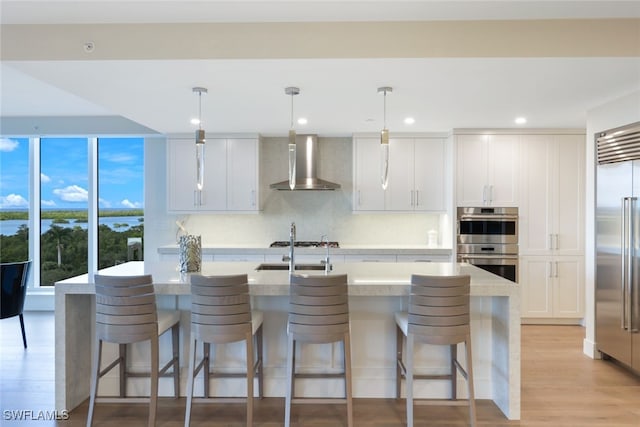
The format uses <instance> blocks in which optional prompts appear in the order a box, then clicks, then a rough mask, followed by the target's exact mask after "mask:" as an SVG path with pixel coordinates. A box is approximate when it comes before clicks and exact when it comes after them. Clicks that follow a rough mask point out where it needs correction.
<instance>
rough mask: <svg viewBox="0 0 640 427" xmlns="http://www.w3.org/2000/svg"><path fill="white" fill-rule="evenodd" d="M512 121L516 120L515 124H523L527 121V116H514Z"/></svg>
mask: <svg viewBox="0 0 640 427" xmlns="http://www.w3.org/2000/svg"><path fill="white" fill-rule="evenodd" d="M514 121H515V122H516V124H517V125H523V124H525V123H527V118H526V117H516V119H515V120H514Z"/></svg>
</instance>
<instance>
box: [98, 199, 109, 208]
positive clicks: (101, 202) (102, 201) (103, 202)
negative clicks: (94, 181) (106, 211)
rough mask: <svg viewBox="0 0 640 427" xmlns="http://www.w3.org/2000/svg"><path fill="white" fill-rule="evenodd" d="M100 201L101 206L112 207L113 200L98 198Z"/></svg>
mask: <svg viewBox="0 0 640 427" xmlns="http://www.w3.org/2000/svg"><path fill="white" fill-rule="evenodd" d="M98 203H100V206H101V207H103V208H110V207H111V202H110V201H108V200H105V199H102V198H99V199H98Z"/></svg>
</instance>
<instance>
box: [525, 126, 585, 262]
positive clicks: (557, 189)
mask: <svg viewBox="0 0 640 427" xmlns="http://www.w3.org/2000/svg"><path fill="white" fill-rule="evenodd" d="M521 142H522V145H521V150H522V160H521V179H522V181H521V188H522V194H523V196H522V197H521V204H520V212H519V214H520V221H519V222H520V224H519V226H520V240H519V241H520V253H521V254H522V255H583V248H584V237H583V233H584V230H583V229H584V179H585V171H584V162H585V157H584V156H585V137H584V135H523V136H522V139H521Z"/></svg>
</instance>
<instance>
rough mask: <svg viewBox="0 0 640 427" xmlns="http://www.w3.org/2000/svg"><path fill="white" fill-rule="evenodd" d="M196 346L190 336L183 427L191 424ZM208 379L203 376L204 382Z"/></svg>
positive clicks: (193, 338) (195, 341) (194, 340)
mask: <svg viewBox="0 0 640 427" xmlns="http://www.w3.org/2000/svg"><path fill="white" fill-rule="evenodd" d="M196 344H197V340H196V339H195V337H194V336H193V334H191V338H190V339H189V370H188V371H187V373H188V374H189V376H188V377H187V405H186V408H185V411H184V427H189V425H190V424H191V403H192V401H193V382H194V371H195V369H196V360H195V359H196ZM208 379H209V378H208V376H207V375H206V374H205V382H206V381H207V380H208Z"/></svg>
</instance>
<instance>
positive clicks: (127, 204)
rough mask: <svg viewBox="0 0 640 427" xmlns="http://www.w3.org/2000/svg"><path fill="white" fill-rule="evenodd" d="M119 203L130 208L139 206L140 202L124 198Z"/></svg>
mask: <svg viewBox="0 0 640 427" xmlns="http://www.w3.org/2000/svg"><path fill="white" fill-rule="evenodd" d="M120 204H121V205H122V206H124V207H125V208H130V209H133V208H139V207H140V206H141V204H140V202H130V201H129V199H124V200H123V201H121V202H120Z"/></svg>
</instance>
